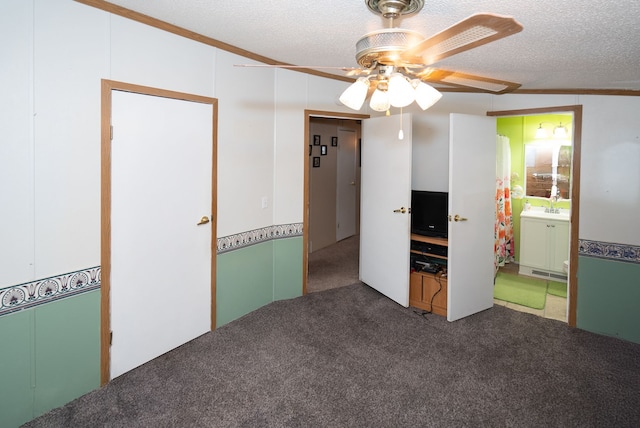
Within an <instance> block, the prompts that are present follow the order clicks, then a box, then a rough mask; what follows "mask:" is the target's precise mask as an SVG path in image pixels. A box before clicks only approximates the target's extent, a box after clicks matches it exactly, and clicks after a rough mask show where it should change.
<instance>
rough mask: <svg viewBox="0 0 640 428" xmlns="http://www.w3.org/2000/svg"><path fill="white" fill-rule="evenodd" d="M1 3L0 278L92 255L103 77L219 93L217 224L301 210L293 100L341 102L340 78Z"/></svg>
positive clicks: (96, 241)
mask: <svg viewBox="0 0 640 428" xmlns="http://www.w3.org/2000/svg"><path fill="white" fill-rule="evenodd" d="M0 8H1V9H0V54H1V55H2V58H3V61H2V62H1V66H0V77H1V78H2V82H3V83H4V84H5V85H4V88H3V96H2V98H1V99H0V103H1V104H0V108H1V113H2V114H0V125H1V126H2V129H1V131H2V133H1V134H0V135H2V137H1V138H2V144H1V146H0V155H1V156H0V174H1V176H0V178H2V180H1V183H0V192H1V193H0V200H1V201H2V202H1V203H2V211H1V212H0V233H1V235H0V287H7V286H11V285H16V284H19V283H22V282H29V281H33V280H35V279H38V278H45V277H48V276H54V275H59V274H62V273H65V272H70V271H74V270H77V269H83V268H87V267H91V266H96V265H99V264H100V81H101V79H111V80H118V81H123V82H128V83H133V84H138V85H143V86H151V87H158V88H162V89H167V90H172V91H179V92H188V93H193V94H198V95H203V96H213V97H216V98H218V101H219V104H218V108H219V116H218V119H219V123H218V236H227V235H231V234H235V233H240V232H244V231H248V230H253V229H257V228H260V227H265V226H270V225H274V224H284V223H298V222H302V216H303V209H302V197H303V196H302V195H303V193H302V186H303V175H304V174H303V171H304V169H303V166H304V163H303V162H305V161H306V157H305V155H306V149H307V143H306V142H305V141H303V134H304V109H305V108H310V109H314V110H322V109H324V110H331V111H340V110H342V111H346V108H345V107H338V106H337V105H336V103H335V100H336V98H337V95H338V94H339V93H340V92H341V91H342V90H343V89H344V88H345V87H346V86H347V84H346V83H344V82H336V81H328V80H326V79H322V78H319V77H315V76H308V75H305V74H302V73H297V72H293V71H287V70H274V69H249V68H244V69H240V68H237V67H234V66H233V65H234V64H238V63H246V62H247V59H245V58H241V57H239V56H236V55H233V54H230V53H228V52H225V51H221V50H218V49H216V48H213V47H210V46H207V45H204V44H201V43H198V42H195V41H192V40H188V39H185V38H182V37H179V36H176V35H173V34H170V33H166V32H163V31H161V30H158V29H155V28H152V27H148V26H145V25H143V24H140V23H137V22H133V21H130V20H127V19H125V18H122V17H119V16H112V15H110V14H108V13H106V12H104V11H101V10H98V9H95V8H92V7H89V6H86V5H82V4H79V3H76V2H74V1H71V0H34V1H33V2H25V1H22V0H4V1H3V2H2V4H1V5H0ZM7 82H10V84H7ZM115 132H117V130H116V131H115ZM263 197H266V198H267V200H268V207H267V208H264V209H263V208H262V205H261V202H262V198H263Z"/></svg>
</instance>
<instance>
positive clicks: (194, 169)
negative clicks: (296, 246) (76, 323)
mask: <svg viewBox="0 0 640 428" xmlns="http://www.w3.org/2000/svg"><path fill="white" fill-rule="evenodd" d="M101 115H102V118H101V121H102V123H101V127H102V138H101V139H102V161H101V164H102V177H101V182H102V184H101V185H102V188H101V192H102V201H101V205H102V207H101V209H102V214H101V218H102V224H101V264H102V286H101V333H100V335H101V339H100V340H101V383H102V384H105V383H107V382H108V381H109V380H111V379H112V378H113V377H116V376H118V375H120V374H122V373H124V372H126V371H128V370H130V369H132V368H134V367H136V366H138V365H140V364H143V363H144V362H146V361H148V360H150V359H152V358H155V357H157V356H158V355H161V354H163V353H165V352H167V351H169V350H171V349H173V348H175V347H177V346H179V345H181V344H183V343H185V342H187V341H189V340H191V339H193V338H195V337H198V336H200V335H201V334H203V333H206V332H207V331H210V330H213V329H214V328H215V257H216V251H215V250H216V245H215V242H216V241H215V237H216V222H215V217H214V216H213V213H215V208H216V205H217V204H216V174H215V173H214V168H215V165H216V144H215V139H216V138H215V137H216V117H217V100H215V99H214V98H207V97H201V96H197V95H191V94H184V93H177V92H172V91H166V90H161V89H156V88H149V87H142V86H138V85H131V84H127V83H122V82H114V81H109V80H103V81H102V113H101ZM185 188H188V189H189V192H185V191H184V189H185Z"/></svg>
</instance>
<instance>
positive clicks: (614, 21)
mask: <svg viewBox="0 0 640 428" xmlns="http://www.w3.org/2000/svg"><path fill="white" fill-rule="evenodd" d="M110 3H112V4H115V5H119V6H122V7H125V8H127V9H131V10H134V11H136V12H140V13H142V14H144V15H148V16H150V17H153V18H157V19H159V20H161V21H164V22H168V23H170V24H174V25H176V26H178V27H181V28H184V29H188V30H191V31H194V32H196V33H199V34H202V35H204V36H207V37H210V38H213V39H216V40H219V41H221V42H225V43H228V44H230V45H233V46H235V47H237V48H240V49H243V50H246V51H250V52H252V53H255V54H258V55H262V56H265V57H268V58H270V59H273V60H276V61H280V62H285V63H289V64H295V65H305V66H340V67H343V66H344V67H352V66H357V64H356V62H355V56H354V55H355V44H356V41H357V40H358V39H359V38H360V37H361V36H362V35H364V34H365V33H367V32H369V31H372V30H377V29H380V28H383V27H384V26H385V22H384V21H383V19H382V18H381V17H380V16H379V15H376V14H374V13H372V12H370V11H369V9H368V8H367V7H366V4H365V1H364V0H316V1H306V0H263V1H256V0H233V1H219V0H155V1H149V0H111V1H110ZM479 12H490V13H497V14H501V15H509V16H512V17H514V18H515V19H516V20H517V21H519V22H520V23H521V24H522V25H523V27H524V30H523V31H522V32H520V33H518V34H515V35H513V36H509V37H507V38H505V39H502V40H498V41H496V42H493V43H489V44H487V45H484V46H480V47H478V48H475V49H472V50H470V51H467V52H463V53H461V54H458V55H454V56H452V57H450V58H447V59H445V60H443V61H441V62H439V63H436V64H435V66H437V67H439V68H445V69H450V70H456V71H461V72H465V73H471V74H475V75H481V76H486V77H491V78H494V79H504V80H509V81H513V82H518V83H521V84H522V87H521V88H520V89H523V90H564V89H569V90H570V89H611V90H624V89H627V90H640V1H638V0H616V1H611V0H580V1H576V0H535V1H532V0H510V1H504V0H425V5H424V8H423V9H422V11H420V12H419V13H417V14H414V15H408V16H405V17H403V18H402V19H401V20H398V21H397V22H396V26H399V27H401V28H406V29H410V30H415V31H418V32H420V33H422V34H423V35H424V36H426V37H428V36H430V35H432V34H435V33H437V32H439V31H441V30H443V29H445V28H447V27H449V26H451V25H453V24H454V23H456V22H458V21H460V20H462V19H465V18H467V17H468V16H470V15H472V14H475V13H479ZM248 62H249V61H248ZM323 71H328V72H332V73H338V72H337V71H335V70H323Z"/></svg>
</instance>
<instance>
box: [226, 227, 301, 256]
mask: <svg viewBox="0 0 640 428" xmlns="http://www.w3.org/2000/svg"><path fill="white" fill-rule="evenodd" d="M294 236H302V223H290V224H280V225H275V226H267V227H261V228H260V229H254V230H250V231H248V232H241V233H237V234H234V235H229V236H224V237H222V238H218V242H217V251H218V254H224V253H227V252H229V251H233V250H239V249H241V248H246V247H249V246H251V245H255V244H259V243H261V242H265V241H270V240H272V239H281V238H291V237H294Z"/></svg>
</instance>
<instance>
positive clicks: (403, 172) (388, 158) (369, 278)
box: [360, 113, 411, 307]
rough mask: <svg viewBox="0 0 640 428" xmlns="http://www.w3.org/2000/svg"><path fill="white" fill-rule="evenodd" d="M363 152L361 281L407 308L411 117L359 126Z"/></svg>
mask: <svg viewBox="0 0 640 428" xmlns="http://www.w3.org/2000/svg"><path fill="white" fill-rule="evenodd" d="M401 124H402V129H403V132H404V139H403V140H400V139H398V131H399V130H400V126H401ZM361 152H362V155H361V156H362V158H361V160H362V164H361V171H360V173H361V184H360V188H361V190H360V194H361V196H360V200H361V202H360V207H361V209H360V280H361V281H362V282H364V283H365V284H367V285H369V286H370V287H372V288H374V289H376V290H378V291H379V292H380V293H382V294H384V295H385V296H387V297H389V298H390V299H392V300H394V301H395V302H397V303H399V304H401V305H402V306H405V307H407V306H409V243H410V229H411V224H410V223H411V222H410V216H409V213H408V212H407V211H406V210H407V208H408V207H409V206H410V204H411V115H410V114H408V113H407V114H404V115H402V120H401V119H400V116H397V115H396V116H388V117H386V116H384V117H378V118H373V119H366V120H363V121H362V147H361ZM402 208H404V210H405V212H404V213H402V212H401V210H402ZM395 211H397V212H395Z"/></svg>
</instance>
